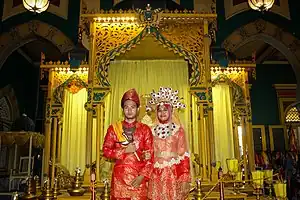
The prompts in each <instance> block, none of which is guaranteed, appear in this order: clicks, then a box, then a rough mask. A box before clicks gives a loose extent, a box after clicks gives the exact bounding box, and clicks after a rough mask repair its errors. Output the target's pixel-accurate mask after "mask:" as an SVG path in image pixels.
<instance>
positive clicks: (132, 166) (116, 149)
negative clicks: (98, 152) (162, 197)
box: [103, 121, 153, 200]
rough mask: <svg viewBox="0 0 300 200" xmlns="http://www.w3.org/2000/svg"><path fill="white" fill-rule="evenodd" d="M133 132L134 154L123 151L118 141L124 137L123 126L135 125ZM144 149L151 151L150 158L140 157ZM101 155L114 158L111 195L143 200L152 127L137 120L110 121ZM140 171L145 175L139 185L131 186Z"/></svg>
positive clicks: (150, 161)
mask: <svg viewBox="0 0 300 200" xmlns="http://www.w3.org/2000/svg"><path fill="white" fill-rule="evenodd" d="M134 127H135V131H134V133H133V140H134V145H135V146H136V149H137V150H136V154H137V156H138V157H139V158H140V161H139V160H138V158H137V156H136V155H135V154H134V153H125V147H124V146H122V144H121V143H120V142H123V141H124V139H125V138H124V136H123V128H134ZM145 152H149V153H150V155H151V156H150V159H148V160H146V159H143V157H144V154H145ZM103 153H104V156H105V157H107V158H110V159H115V160H116V162H115V165H114V169H113V175H112V183H111V192H110V194H111V198H112V199H124V200H125V199H126V200H127V199H131V200H146V199H147V191H148V188H147V186H146V182H148V180H149V178H150V175H151V172H152V170H153V136H152V133H151V129H150V128H149V127H148V126H147V125H145V124H142V123H140V122H134V123H127V122H125V121H123V122H118V123H115V124H113V125H111V126H110V127H109V128H108V130H107V134H106V136H105V139H104V144H103ZM139 175H142V176H144V179H143V182H142V183H141V185H140V187H138V188H135V187H133V186H131V183H132V181H133V180H134V179H135V178H136V177H138V176H139Z"/></svg>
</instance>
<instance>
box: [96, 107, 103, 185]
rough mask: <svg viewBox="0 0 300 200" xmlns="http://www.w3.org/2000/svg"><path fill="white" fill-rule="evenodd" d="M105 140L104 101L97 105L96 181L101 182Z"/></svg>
mask: <svg viewBox="0 0 300 200" xmlns="http://www.w3.org/2000/svg"><path fill="white" fill-rule="evenodd" d="M102 140H103V103H100V104H99V105H98V106H97V139H96V166H97V169H96V182H97V183H98V184H99V183H100V159H101V155H100V151H101V141H102Z"/></svg>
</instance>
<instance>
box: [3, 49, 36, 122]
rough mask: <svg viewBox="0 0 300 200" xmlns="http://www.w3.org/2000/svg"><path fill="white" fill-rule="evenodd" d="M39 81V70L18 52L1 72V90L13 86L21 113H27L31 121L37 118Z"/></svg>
mask: <svg viewBox="0 0 300 200" xmlns="http://www.w3.org/2000/svg"><path fill="white" fill-rule="evenodd" d="M38 81H39V68H38V67H34V66H32V65H31V64H30V63H29V62H28V61H27V60H25V59H24V57H23V56H22V55H20V54H19V53H18V52H17V51H15V52H14V53H12V54H11V55H10V56H9V57H8V59H7V60H6V62H5V64H4V65H3V67H2V69H1V72H0V88H3V87H5V86H6V85H8V84H11V85H12V87H13V89H14V91H15V94H16V97H17V101H18V105H19V110H20V112H21V113H22V112H24V111H25V112H26V114H27V115H28V116H29V117H30V118H31V119H34V118H35V111H36V104H37V88H38Z"/></svg>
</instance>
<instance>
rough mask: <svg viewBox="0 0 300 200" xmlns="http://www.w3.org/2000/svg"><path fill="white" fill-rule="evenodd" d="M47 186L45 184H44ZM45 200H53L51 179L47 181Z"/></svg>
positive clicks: (44, 192)
mask: <svg viewBox="0 0 300 200" xmlns="http://www.w3.org/2000/svg"><path fill="white" fill-rule="evenodd" d="M44 185H45V184H44ZM41 199H43V200H53V190H52V189H51V183H50V180H49V178H47V180H46V185H45V187H44V190H43V195H42V198H41Z"/></svg>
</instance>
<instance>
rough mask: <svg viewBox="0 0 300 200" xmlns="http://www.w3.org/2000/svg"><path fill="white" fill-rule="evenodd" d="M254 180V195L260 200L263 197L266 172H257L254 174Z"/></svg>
mask: <svg viewBox="0 0 300 200" xmlns="http://www.w3.org/2000/svg"><path fill="white" fill-rule="evenodd" d="M252 179H253V187H254V193H253V194H255V195H256V199H257V200H258V199H260V196H261V195H262V188H263V186H264V172H263V171H260V170H256V171H253V172H252Z"/></svg>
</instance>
